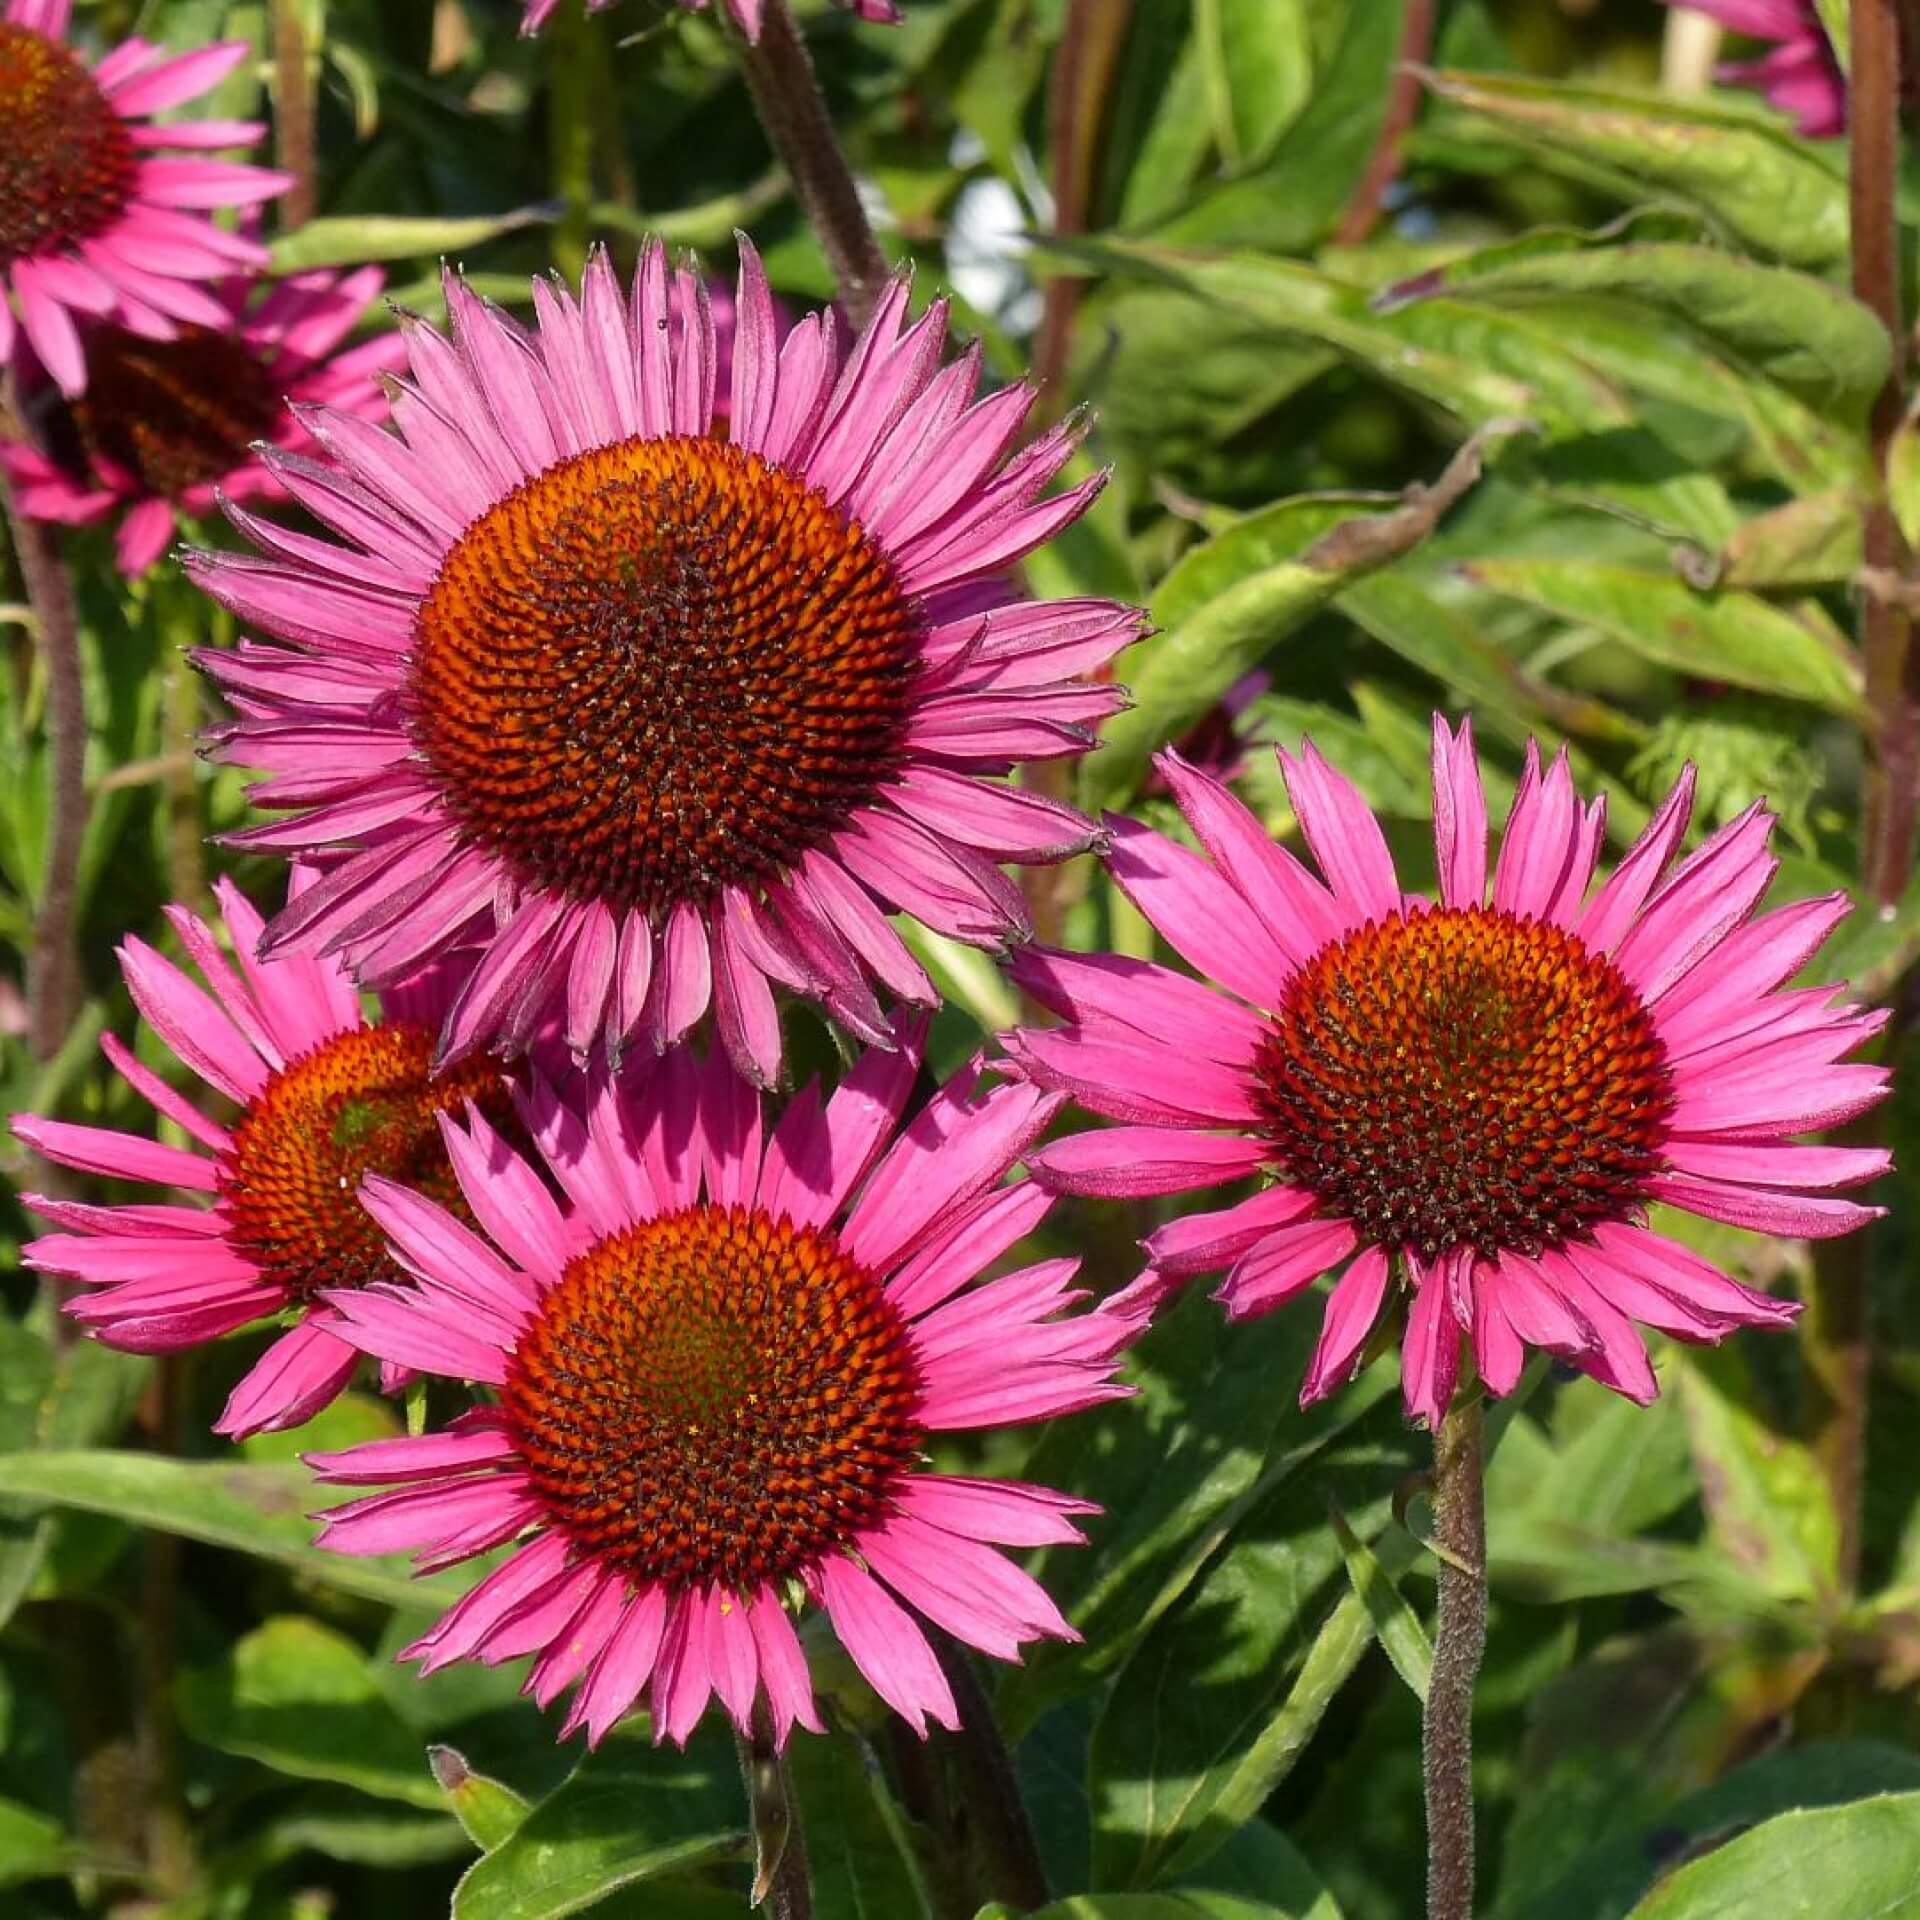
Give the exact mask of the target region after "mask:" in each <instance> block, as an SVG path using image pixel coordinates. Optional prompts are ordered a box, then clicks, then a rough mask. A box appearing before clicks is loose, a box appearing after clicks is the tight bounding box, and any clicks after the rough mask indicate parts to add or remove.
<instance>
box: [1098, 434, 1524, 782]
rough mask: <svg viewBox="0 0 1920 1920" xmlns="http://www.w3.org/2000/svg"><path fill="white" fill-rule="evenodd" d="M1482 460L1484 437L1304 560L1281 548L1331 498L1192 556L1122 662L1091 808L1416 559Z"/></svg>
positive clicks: (1245, 528) (1232, 532)
mask: <svg viewBox="0 0 1920 1920" xmlns="http://www.w3.org/2000/svg"><path fill="white" fill-rule="evenodd" d="M1493 434H1494V430H1493V429H1489V437H1490V438H1491V437H1493ZM1480 461H1481V447H1480V444H1479V442H1478V441H1475V442H1471V443H1469V445H1468V446H1467V447H1465V448H1463V449H1462V450H1461V452H1460V453H1459V454H1457V455H1456V456H1455V457H1454V459H1453V461H1452V462H1451V463H1450V464H1449V466H1448V468H1447V471H1446V473H1445V474H1444V475H1443V476H1442V477H1441V479H1440V480H1439V482H1437V483H1436V484H1435V485H1434V486H1433V487H1432V488H1420V489H1414V490H1411V491H1410V492H1409V493H1408V494H1407V495H1406V497H1405V498H1404V499H1402V500H1401V501H1399V502H1398V503H1396V504H1395V505H1394V506H1393V507H1392V509H1391V511H1389V512H1385V513H1376V514H1362V515H1354V516H1352V517H1351V518H1345V519H1336V520H1335V521H1334V523H1333V524H1332V525H1331V526H1329V527H1328V528H1327V529H1326V531H1325V532H1323V533H1321V534H1320V535H1319V537H1318V538H1317V539H1315V540H1314V541H1313V543H1312V545H1310V546H1308V547H1306V548H1305V549H1304V550H1301V551H1299V552H1298V554H1297V557H1293V556H1287V555H1285V554H1284V553H1283V552H1282V551H1281V550H1283V549H1284V548H1285V547H1286V546H1287V544H1288V542H1289V540H1290V539H1291V538H1292V537H1294V536H1296V535H1297V533H1298V532H1299V531H1300V530H1301V529H1302V528H1303V527H1304V526H1305V525H1310V524H1312V522H1313V521H1314V520H1315V519H1316V518H1318V517H1319V515H1320V514H1321V513H1322V512H1323V511H1324V508H1325V505H1326V503H1325V502H1323V501H1311V502H1299V501H1282V502H1280V503H1279V504H1278V505H1277V506H1275V507H1270V508H1268V509H1266V510H1265V511H1264V512H1262V513H1259V514H1255V515H1252V516H1250V518H1249V519H1248V520H1247V521H1244V522H1241V523H1240V524H1238V525H1236V526H1233V527H1229V528H1228V529H1227V530H1226V531H1225V532H1224V533H1221V534H1218V535H1216V536H1215V537H1214V538H1213V539H1212V540H1209V541H1207V542H1206V543H1205V544H1204V545H1203V546H1201V547H1199V548H1198V549H1196V550H1195V551H1194V552H1193V553H1190V554H1188V555H1186V556H1185V557H1184V558H1183V559H1182V560H1181V561H1180V563H1179V564H1178V565H1177V566H1176V567H1175V568H1174V569H1173V571H1172V573H1170V574H1169V575H1168V577H1167V580H1166V581H1165V582H1164V583H1163V585H1162V588H1161V590H1160V592H1159V593H1157V594H1156V595H1155V596H1154V599H1153V601H1152V603H1151V605H1150V608H1149V611H1150V613H1151V615H1152V618H1153V621H1154V624H1155V626H1156V627H1158V628H1160V629H1162V631H1161V632H1159V633H1157V634H1156V635H1155V636H1154V637H1153V638H1151V639H1149V640H1146V641H1143V642H1141V643H1140V645H1138V646H1137V647H1135V648H1133V649H1131V650H1130V651H1129V652H1128V653H1127V654H1126V655H1125V656H1124V658H1123V660H1122V662H1121V665H1120V668H1119V674H1120V677H1121V678H1122V679H1123V680H1124V681H1126V682H1127V684H1128V687H1129V690H1130V692H1131V694H1132V696H1133V705H1132V706H1131V708H1129V709H1128V710H1127V711H1126V712H1124V713H1118V714H1115V715H1114V716H1113V718H1112V719H1111V720H1109V721H1108V722H1107V725H1106V728H1105V730H1104V732H1103V734H1102V736H1101V741H1100V744H1099V746H1098V747H1097V748H1096V749H1095V750H1094V751H1093V752H1092V753H1091V754H1089V755H1088V756H1087V759H1086V760H1085V762H1084V763H1083V764H1082V767H1081V776H1080V777H1081V792H1082V795H1083V798H1084V800H1085V802H1086V804H1087V806H1088V807H1089V808H1098V807H1107V806H1118V805H1120V804H1122V803H1124V802H1125V801H1126V800H1128V799H1129V798H1131V797H1132V795H1133V794H1134V792H1135V791H1136V790H1137V789H1138V787H1139V785H1140V782H1141V779H1142V778H1143V776H1144V774H1145V772H1146V767H1147V762H1148V758H1149V756H1150V755H1151V754H1152V752H1153V751H1154V749H1155V748H1156V747H1158V746H1161V745H1163V744H1164V743H1165V742H1167V741H1169V740H1174V739H1177V738H1178V737H1179V736H1180V735H1181V734H1182V733H1183V732H1185V731H1186V729H1187V728H1188V727H1190V726H1192V725H1193V724H1194V723H1195V722H1196V721H1197V720H1199V719H1200V718H1201V717H1202V716H1203V715H1204V714H1205V713H1206V712H1207V710H1208V709H1209V708H1210V707H1211V706H1212V705H1213V704H1214V702H1215V701H1216V700H1218V699H1219V698H1220V696H1221V695H1222V694H1224V693H1225V692H1226V691H1227V689H1228V688H1229V687H1231V686H1232V685H1233V683H1234V682H1235V681H1236V680H1238V679H1239V678H1240V676H1241V675H1242V674H1243V673H1245V672H1246V671H1247V669H1248V668H1249V667H1250V666H1252V665H1253V664H1254V663H1255V662H1256V661H1258V660H1260V659H1262V658H1263V657H1264V656H1265V655H1266V654H1267V653H1268V652H1269V651H1270V650H1271V649H1272V648H1273V647H1274V646H1275V645H1276V644H1277V643H1278V642H1279V641H1281V640H1283V639H1285V638H1286V637H1287V636H1288V635H1289V634H1292V633H1294V632H1296V631H1298V629H1299V628H1300V627H1302V626H1303V625H1304V624H1305V623H1306V622H1307V621H1308V620H1310V619H1311V618H1312V617H1313V616H1314V615H1315V614H1316V613H1318V612H1320V611H1321V609H1322V608H1324V607H1325V606H1327V605H1328V603H1329V602H1330V601H1332V599H1333V598H1334V596H1335V595H1336V594H1338V593H1339V592H1340V591H1341V590H1342V589H1343V588H1345V587H1347V586H1349V585H1351V584H1353V583H1354V582H1356V581H1359V580H1363V579H1365V578H1366V577H1367V576H1368V575H1370V574H1374V573H1377V572H1379V570H1380V569H1381V568H1383V567H1386V566H1390V565H1391V564H1392V563H1393V562H1394V561H1396V560H1399V559H1401V558H1403V557H1404V556H1405V555H1406V554H1407V553H1409V552H1411V551H1412V549H1413V548H1414V547H1415V546H1417V545H1418V544H1419V542H1420V541H1422V540H1423V539H1425V538H1426V537H1427V536H1428V535H1429V534H1431V533H1432V531H1433V530H1434V528H1435V526H1436V525H1437V524H1438V522H1439V519H1440V516H1441V515H1442V514H1444V513H1445V512H1446V510H1447V509H1448V508H1449V507H1450V506H1452V505H1453V504H1454V502H1455V501H1457V500H1458V499H1459V498H1460V497H1461V495H1462V494H1464V493H1465V492H1466V491H1467V489H1468V488H1469V487H1470V486H1471V485H1472V484H1473V483H1474V481H1475V480H1477V479H1478V478H1479V474H1480Z"/></svg>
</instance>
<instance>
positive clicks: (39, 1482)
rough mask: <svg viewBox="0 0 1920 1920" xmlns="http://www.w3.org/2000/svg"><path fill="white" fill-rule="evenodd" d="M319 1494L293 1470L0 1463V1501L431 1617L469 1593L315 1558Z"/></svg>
mask: <svg viewBox="0 0 1920 1920" xmlns="http://www.w3.org/2000/svg"><path fill="white" fill-rule="evenodd" d="M321 1493H322V1490H321V1489H318V1488H316V1487H315V1485H314V1483H313V1479H312V1477H311V1476H310V1475H309V1474H308V1473H306V1472H305V1471H304V1470H303V1469H300V1468H297V1467H295V1468H283V1467H254V1466H228V1465H226V1464H224V1463H221V1462H216V1461H208V1462H192V1463H189V1462H187V1461H184V1460H169V1459H165V1458H162V1457H161V1456H159V1455H157V1454H143V1453H109V1452H87V1451H78V1452H66V1453H26V1454H13V1455H5V1456H0V1495H18V1496H19V1497H20V1498H22V1499H26V1500H34V1501H45V1502H48V1503H50V1504H52V1505H55V1506H67V1507H79V1508H81V1509H82V1510H83V1511H85V1512H88V1513H104V1514H109V1515H112V1516H114V1517H116V1518H119V1519H123V1520H129V1521H132V1522H133V1523H135V1524H136V1525H140V1526H149V1527H159V1528H162V1529H163V1530H164V1531H166V1532H168V1533H178V1534H183V1535H184V1536H185V1537H186V1538H187V1539H189V1540H203V1541H205V1542H207V1543H208V1544H209V1545H210V1546H216V1547H231V1548H232V1549H233V1550H234V1551H235V1552H238V1553H247V1554H253V1555H255V1556H257V1557H258V1558H260V1559H264V1560H272V1561H275V1562H277V1563H278V1564H279V1565H281V1566H284V1567H289V1568H291V1569H293V1570H294V1571H295V1572H297V1573H300V1574H301V1575H303V1576H305V1577H306V1578H308V1579H312V1580H317V1581H318V1582H320V1584H321V1585H323V1586H330V1587H337V1588H338V1589H340V1591H341V1592H343V1593H357V1594H360V1595H362V1596H363V1597H365V1598H367V1599H369V1600H380V1601H384V1602H385V1603H386V1604H387V1605H388V1606H393V1607H406V1608H410V1609H414V1610H427V1611H431V1610H433V1609H436V1608H440V1607H444V1606H446V1605H447V1604H449V1603H450V1602H451V1601H453V1600H456V1599H458V1598H459V1597H460V1595H461V1594H462V1593H464V1592H465V1591H466V1588H467V1584H468V1583H467V1582H466V1581H465V1580H462V1579H461V1578H459V1577H458V1576H448V1575H446V1574H431V1575H428V1576H425V1577H423V1578H420V1579H414V1578H411V1577H409V1576H408V1574H407V1573H406V1572H405V1570H404V1568H405V1563H404V1562H403V1561H400V1560H397V1559H365V1560H363V1559H357V1558H355V1557H354V1556H352V1555H350V1554H344V1553H325V1552H322V1551H321V1550H320V1549H319V1548H317V1547H315V1546H314V1545H313V1528H312V1526H311V1524H310V1523H309V1522H308V1521H307V1519H306V1518H305V1517H304V1516H305V1514H306V1511H307V1509H308V1508H309V1507H311V1506H313V1505H314V1504H315V1500H316V1497H317V1496H319V1495H320V1494H321Z"/></svg>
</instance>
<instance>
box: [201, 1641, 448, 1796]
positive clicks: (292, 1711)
mask: <svg viewBox="0 0 1920 1920" xmlns="http://www.w3.org/2000/svg"><path fill="white" fill-rule="evenodd" d="M179 1698H180V1707H181V1713H182V1717H183V1718H184V1720H185V1722H186V1725H187V1728H188V1730H189V1731H190V1732H191V1733H192V1734H193V1736H194V1737H195V1738H196V1739H198V1740H202V1741H204V1742H205V1743H206V1744H207V1745H208V1746H210V1747H218V1748H219V1749H220V1751H221V1752H223V1753H239V1754H245V1755H247V1756H248V1757H249V1758H250V1759H254V1760H259V1761H262V1762H264V1763H265V1764H266V1765H267V1766H269V1767H272V1768H273V1769H274V1770H275V1771H276V1772H278V1773H287V1774H292V1775H294V1776H295V1777H296V1778H299V1779H305V1780H331V1781H333V1782H335V1783H336V1784H338V1785H340V1786H344V1787H357V1788H358V1789H359V1790H360V1791H361V1792H362V1793H370V1794H373V1795H375V1796H377V1797H378V1798H380V1799H383V1800H403V1801H405V1802H406V1803H407V1804H408V1805H409V1806H415V1807H426V1808H430V1809H432V1810H434V1811H436V1812H438V1811H440V1810H441V1809H442V1808H444V1806H445V1805H446V1800H445V1797H444V1796H443V1794H442V1793H441V1790H440V1788H439V1786H438V1785H437V1784H436V1782H435V1781H434V1780H433V1778H432V1777H431V1776H430V1774H429V1773H428V1770H427V1766H426V1756H425V1754H424V1752H423V1751H422V1748H421V1744H420V1740H419V1738H418V1736H417V1735H415V1734H414V1733H413V1732H412V1730H411V1729H410V1728H409V1727H408V1726H407V1725H406V1723H405V1722H404V1721H403V1720H402V1719H401V1718H400V1717H399V1715H398V1714H396V1713H395V1712H394V1711H393V1709H392V1708H391V1707H390V1706H388V1704H387V1703H386V1701H385V1700H384V1699H383V1698H382V1697H381V1694H380V1690H379V1688H378V1687H377V1686H376V1685H375V1684H374V1680H373V1676H372V1674H371V1673H369V1671H368V1655H367V1654H366V1652H365V1651H364V1650H363V1649H362V1648H360V1647H358V1646H356V1645H355V1644H354V1643H353V1642H352V1641H351V1640H349V1639H347V1638H346V1636H345V1635H344V1634H339V1633H336V1632H334V1631H333V1629H332V1628H331V1627H325V1626H322V1625H321V1624H320V1622H319V1621H317V1620H311V1619H308V1618H306V1617H305V1616H303V1615H283V1616H281V1617H279V1618H277V1619H272V1620H268V1621H267V1622H266V1623H265V1624H264V1625H262V1626H259V1627H256V1628H254V1630H253V1631H252V1632H251V1633H248V1634H245V1635H243V1636H242V1637H241V1638H240V1639H239V1640H237V1641H235V1642H234V1644H233V1645H232V1647H231V1648H229V1649H228V1651H227V1654H226V1657H225V1659H224V1660H222V1661H221V1662H220V1664H219V1665H217V1666H213V1667H202V1668H195V1669H190V1670H189V1671H188V1672H187V1673H185V1674H183V1675H182V1676H181V1681H180V1687H179Z"/></svg>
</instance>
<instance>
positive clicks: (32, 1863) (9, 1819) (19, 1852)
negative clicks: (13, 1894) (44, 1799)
mask: <svg viewBox="0 0 1920 1920" xmlns="http://www.w3.org/2000/svg"><path fill="white" fill-rule="evenodd" d="M71 1853H72V1850H71V1849H70V1848H69V1847H68V1845H67V1841H66V1836H65V1835H64V1834H63V1833H62V1832H61V1830H60V1825H59V1822H58V1821H55V1820H49V1819H48V1818H47V1817H46V1816H45V1815H44V1814H40V1813H35V1812H34V1811H33V1810H32V1809H31V1808H30V1807H23V1806H21V1805H19V1804H18V1802H16V1801H12V1800H0V1887H13V1886H18V1885H19V1884H20V1882H21V1881H23V1880H39V1879H42V1878H45V1877H46V1876H48V1875H51V1874H60V1873H65V1872H67V1871H68V1869H69V1867H70V1866H71V1865H72V1864H73V1862H72V1859H71Z"/></svg>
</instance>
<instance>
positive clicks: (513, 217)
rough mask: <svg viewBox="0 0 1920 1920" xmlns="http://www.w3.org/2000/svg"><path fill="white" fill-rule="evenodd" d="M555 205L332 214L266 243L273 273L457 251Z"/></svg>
mask: <svg viewBox="0 0 1920 1920" xmlns="http://www.w3.org/2000/svg"><path fill="white" fill-rule="evenodd" d="M559 212H560V208H559V206H558V205H557V204H555V205H543V206H537V207H516V208H515V209H514V210H513V211H512V212H511V213H492V214H483V215H480V216H478V217H476V218H469V219H433V218H418V219H416V218H410V217H406V216H402V215H394V216H368V215H363V214H352V215H348V216H345V217H343V218H340V219H333V220H309V221H308V222H307V224H306V225H305V226H304V227H297V228H295V230H294V231H293V232H292V233H283V234H279V235H277V236H276V237H275V238H274V240H273V242H272V244H271V247H270V249H269V251H270V252H271V254H272V256H273V271H274V272H275V273H299V272H303V271H305V270H306V269H307V268H309V267H344V266H358V265H359V264H360V263H361V262H362V261H366V260H421V259H426V260H432V259H438V258H440V257H442V256H449V257H451V258H452V260H453V264H455V265H456V266H457V265H458V264H459V258H458V256H459V255H461V254H463V253H465V252H466V251H467V249H468V248H470V247H478V246H484V245H485V244H486V243H487V242H488V241H489V240H497V239H499V237H500V236H501V235H502V234H503V233H514V232H517V231H518V230H519V229H520V228H522V227H534V226H540V225H542V224H544V223H545V222H547V221H549V220H553V219H556V218H558V216H559Z"/></svg>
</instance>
